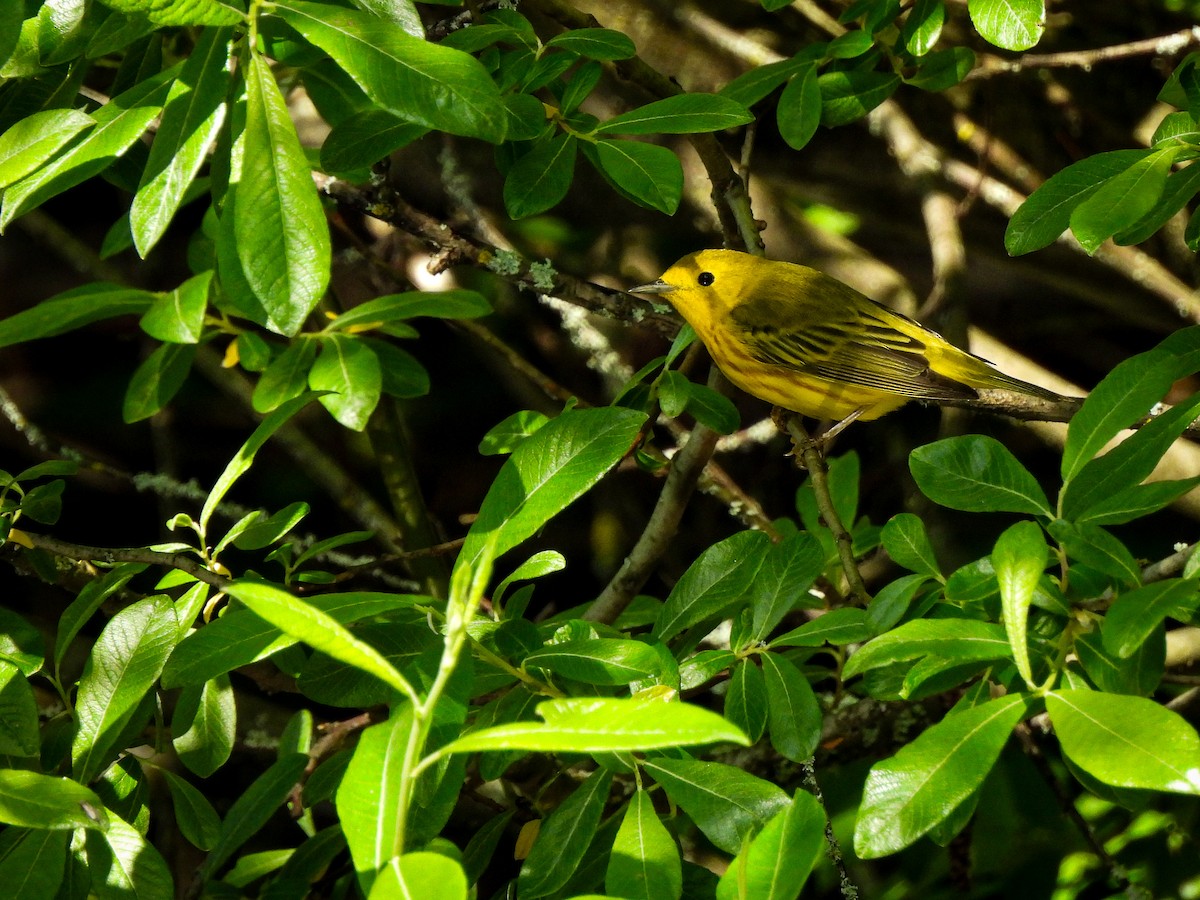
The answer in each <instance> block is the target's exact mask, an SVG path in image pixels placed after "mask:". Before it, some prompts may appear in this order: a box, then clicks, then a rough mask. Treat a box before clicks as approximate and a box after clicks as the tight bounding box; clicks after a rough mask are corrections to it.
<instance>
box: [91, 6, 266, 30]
mask: <svg viewBox="0 0 1200 900" xmlns="http://www.w3.org/2000/svg"><path fill="white" fill-rule="evenodd" d="M104 5H105V6H107V7H109V8H111V9H115V10H117V11H118V12H122V13H126V14H128V15H131V16H134V15H144V16H146V17H147V18H148V19H149V20H150V21H151V22H153V23H154V24H155V25H237V24H238V23H240V22H242V21H243V20H244V19H245V13H243V12H241V11H239V10H238V8H237V7H236V6H235V5H233V4H231V3H226V2H221V0H152V2H147V0H104Z"/></svg>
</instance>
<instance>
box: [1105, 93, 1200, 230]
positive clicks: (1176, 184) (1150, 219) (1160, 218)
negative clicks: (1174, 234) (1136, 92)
mask: <svg viewBox="0 0 1200 900" xmlns="http://www.w3.org/2000/svg"><path fill="white" fill-rule="evenodd" d="M1180 115H1186V114H1184V113H1181V114H1180ZM1189 118H1190V117H1189ZM1189 139H1190V140H1192V141H1193V142H1196V141H1200V133H1198V134H1195V135H1191V136H1189ZM1186 152H1187V151H1186V150H1185V151H1184V153H1186ZM1181 155H1183V154H1181ZM1197 191H1200V166H1197V165H1196V164H1195V163H1192V164H1191V165H1188V166H1186V167H1185V168H1183V169H1179V170H1176V171H1172V172H1171V174H1170V175H1168V176H1167V183H1166V186H1165V187H1164V188H1163V192H1162V196H1161V197H1160V198H1159V200H1158V202H1157V203H1156V204H1154V206H1153V208H1152V209H1151V210H1150V211H1149V212H1148V213H1146V214H1145V215H1144V216H1142V218H1141V219H1139V220H1138V221H1137V222H1135V223H1134V224H1133V225H1131V226H1130V227H1129V228H1126V229H1124V230H1123V231H1119V232H1117V234H1115V235H1113V242H1114V243H1116V244H1120V245H1122V246H1127V245H1129V244H1140V243H1141V242H1142V241H1145V240H1148V239H1149V238H1150V237H1151V236H1152V235H1153V234H1154V233H1155V232H1156V231H1158V230H1159V229H1160V228H1162V227H1163V226H1164V225H1166V224H1167V222H1168V221H1169V220H1170V219H1171V218H1172V217H1173V216H1175V215H1176V214H1178V213H1179V212H1180V211H1181V210H1182V209H1183V208H1184V207H1185V206H1187V204H1188V201H1190V200H1191V199H1192V198H1193V197H1194V196H1196V192H1197Z"/></svg>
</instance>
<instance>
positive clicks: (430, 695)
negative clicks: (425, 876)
mask: <svg viewBox="0 0 1200 900" xmlns="http://www.w3.org/2000/svg"><path fill="white" fill-rule="evenodd" d="M494 558H495V537H494V535H493V537H492V539H491V540H489V541H488V543H487V544H485V545H484V547H483V548H482V550H481V551H480V553H479V555H478V556H477V557H476V558H475V560H474V561H473V564H472V565H460V566H458V567H457V568H456V569H455V571H454V573H453V575H452V576H451V578H450V598H449V600H448V601H447V602H446V628H445V636H444V638H443V643H442V658H441V662H440V663H439V665H438V671H437V675H435V676H434V679H433V684H432V685H430V687H429V691H428V692H427V693H426V695H425V699H424V700H417V701H415V702H413V704H412V726H411V727H410V729H409V734H408V743H407V745H406V746H405V748H404V759H403V760H402V762H401V764H400V776H399V797H398V801H399V806H400V814H399V817H398V821H397V824H396V831H395V835H394V841H395V843H394V845H393V848H392V855H393V856H399V855H400V854H402V853H403V852H404V841H405V835H406V833H407V830H408V818H409V815H411V813H412V803H413V796H414V793H415V791H416V784H417V778H418V776H420V774H421V772H422V771H424V770H425V768H427V767H428V765H429V764H430V763H432V762H433V761H434V760H435V759H436V758H437V754H436V753H434V754H432V755H431V756H428V757H425V758H424V759H422V758H421V757H422V756H423V755H424V753H425V745H426V743H427V742H428V740H429V731H430V729H431V728H432V727H433V717H434V712H435V710H436V709H437V707H438V704H439V702H440V701H441V699H442V695H443V694H444V693H445V691H446V686H447V685H448V684H449V683H450V677H451V676H452V675H453V674H454V670H455V669H457V668H458V663H459V660H460V659H461V658H462V650H463V646H464V645H465V644H466V642H467V639H468V635H467V626H468V625H470V624H471V619H472V618H473V616H474V614H475V610H476V609H478V608H479V601H480V600H481V599H482V597H483V592H484V589H485V588H486V587H487V583H488V579H489V578H490V577H491V574H492V560H493V559H494Z"/></svg>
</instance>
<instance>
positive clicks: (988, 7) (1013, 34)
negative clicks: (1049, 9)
mask: <svg viewBox="0 0 1200 900" xmlns="http://www.w3.org/2000/svg"><path fill="white" fill-rule="evenodd" d="M967 11H968V12H969V13H970V14H971V23H972V24H973V25H974V26H975V30H976V31H978V32H979V34H980V36H981V37H982V38H983V39H984V40H985V41H987V42H988V43H991V44H995V45H996V46H997V47H1000V48H1002V49H1004V50H1015V51H1021V50H1028V49H1029V48H1030V47H1033V46H1035V45H1036V44H1037V42H1038V41H1039V40H1041V38H1042V32H1043V31H1044V30H1045V28H1046V4H1045V0H968V2H967Z"/></svg>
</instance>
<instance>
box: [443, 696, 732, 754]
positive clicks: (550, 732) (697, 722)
mask: <svg viewBox="0 0 1200 900" xmlns="http://www.w3.org/2000/svg"><path fill="white" fill-rule="evenodd" d="M537 713H538V715H539V716H541V717H542V718H543V719H544V720H545V723H544V724H543V723H540V722H511V723H509V724H506V725H497V726H494V727H492V728H483V729H480V730H479V731H473V732H470V733H469V734H465V735H463V736H462V737H460V738H458V739H457V740H455V741H452V742H451V743H450V744H448V745H447V746H445V747H443V748H442V749H441V750H440V751H439V752H440V753H473V752H475V751H477V750H543V751H547V752H557V751H569V752H572V753H600V752H603V751H606V750H656V749H661V748H664V747H686V746H692V745H695V744H714V743H719V742H723V741H732V742H733V743H737V744H741V745H743V746H746V745H748V744H749V743H750V741H749V739H748V738H747V737H746V735H745V734H743V733H742V732H741V730H740V729H738V728H735V727H733V726H732V725H730V724H729V723H728V722H726V721H725V720H724V719H723V718H721V717H720V716H718V715H717V714H716V713H713V712H709V711H708V710H706V709H701V708H700V707H698V706H691V705H690V704H687V703H677V702H666V701H662V700H642V699H613V698H594V699H590V698H578V699H576V698H568V699H563V700H547V701H545V702H543V703H539V704H538V707H537Z"/></svg>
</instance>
